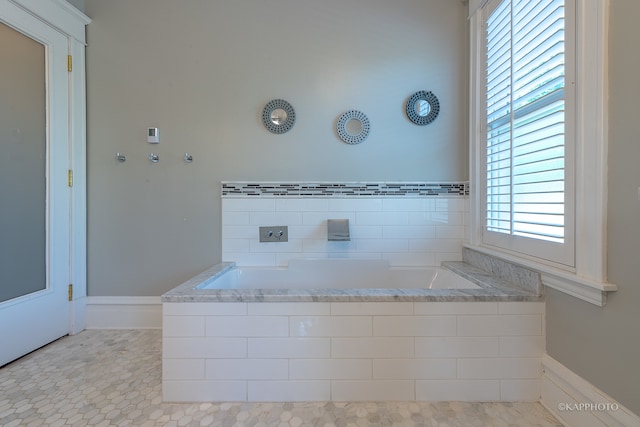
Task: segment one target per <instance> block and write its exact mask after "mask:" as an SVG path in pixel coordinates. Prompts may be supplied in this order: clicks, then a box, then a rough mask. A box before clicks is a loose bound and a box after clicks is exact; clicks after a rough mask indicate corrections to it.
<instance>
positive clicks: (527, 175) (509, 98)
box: [485, 0, 565, 243]
mask: <svg viewBox="0 0 640 427" xmlns="http://www.w3.org/2000/svg"><path fill="white" fill-rule="evenodd" d="M564 13H565V11H564V0H541V1H529V0H504V1H502V2H501V3H500V4H499V5H498V6H497V7H496V8H495V9H493V11H492V12H491V13H490V15H489V16H488V17H487V19H486V212H485V213H486V223H485V227H486V230H487V231H490V232H496V233H502V234H508V235H514V236H521V237H525V238H532V239H539V240H544V241H550V242H555V243H563V242H564V239H565V90H564V89H565V65H564V64H565V55H564V47H565V46H564V43H565V36H564Z"/></svg>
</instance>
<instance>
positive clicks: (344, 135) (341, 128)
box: [336, 110, 371, 144]
mask: <svg viewBox="0 0 640 427" xmlns="http://www.w3.org/2000/svg"><path fill="white" fill-rule="evenodd" d="M370 128H371V126H370V124H369V119H368V118H367V116H366V115H365V114H364V113H363V112H361V111H358V110H349V111H346V112H344V113H342V115H340V117H339V118H338V122H337V123H336V130H337V132H338V136H339V137H340V139H341V140H342V141H344V142H346V143H347V144H360V143H361V142H363V141H364V140H365V139H367V136H369V129H370Z"/></svg>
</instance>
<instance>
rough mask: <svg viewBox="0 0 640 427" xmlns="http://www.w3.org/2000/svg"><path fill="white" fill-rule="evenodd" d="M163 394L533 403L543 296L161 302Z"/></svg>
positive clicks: (199, 398)
mask: <svg viewBox="0 0 640 427" xmlns="http://www.w3.org/2000/svg"><path fill="white" fill-rule="evenodd" d="M163 306H164V317H163V318H164V325H163V326H164V327H163V373H162V383H163V398H164V400H165V401H169V402H171V401H328V400H333V401H384V400H392V401H395V400H405V401H412V400H422V401H451V400H453V401H537V400H538V399H539V397H540V375H541V357H542V355H543V354H544V348H545V344H544V302H387V303H371V302H369V303H367V302H363V303H302V302H300V303H164V304H163Z"/></svg>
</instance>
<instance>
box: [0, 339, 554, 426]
mask: <svg viewBox="0 0 640 427" xmlns="http://www.w3.org/2000/svg"><path fill="white" fill-rule="evenodd" d="M160 352H161V333H160V331H159V330H144V331H143V330H131V331H129V330H127V331H95V330H94V331H85V332H82V333H80V334H78V335H75V336H72V337H65V338H62V339H60V340H58V341H56V342H54V343H52V344H50V345H48V346H46V347H43V348H42V349H40V350H38V351H35V352H33V353H31V354H29V355H27V356H25V357H23V358H22V359H20V360H18V361H16V362H13V363H11V364H9V365H6V366H5V367H3V368H0V426H3V427H16V426H29V427H31V426H34V427H36V426H37V427H40V426H78V427H80V426H82V427H85V426H100V427H107V426H135V427H147V426H148V427H151V426H224V427H227V426H228V427H231V426H238V427H240V426H264V427H271V426H274V427H280V426H293V427H299V426H319V427H347V426H348V427H364V426H403V427H405V426H407V427H408V426H425V427H427V426H429V427H435V426H438V427H445V426H446V427H456V426H460V427H474V426H478V427H485V426H495V427H502V426H560V425H561V424H560V423H559V422H558V421H557V420H556V419H554V418H553V417H552V416H551V415H550V414H549V413H548V412H547V411H546V410H545V409H544V408H543V407H542V406H541V405H540V404H537V403H513V404H512V403H459V402H441V403H426V402H376V403H374V402H365V403H348V402H345V403H327V402H312V403H259V404H251V403H192V404H184V403H181V404H170V403H163V402H162V398H161V384H160V379H161V371H162V368H161V363H162V361H161V354H160Z"/></svg>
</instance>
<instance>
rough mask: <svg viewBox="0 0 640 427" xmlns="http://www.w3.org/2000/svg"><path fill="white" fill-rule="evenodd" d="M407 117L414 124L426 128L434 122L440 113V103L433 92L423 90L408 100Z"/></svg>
mask: <svg viewBox="0 0 640 427" xmlns="http://www.w3.org/2000/svg"><path fill="white" fill-rule="evenodd" d="M406 112H407V117H408V118H409V120H411V121H412V122H413V123H415V124H417V125H420V126H424V125H428V124H429V123H431V122H433V121H434V120H435V119H436V117H438V113H440V101H438V97H437V96H435V95H434V94H433V92H430V91H429V92H427V91H424V90H421V91H419V92H416V93H414V94H413V95H411V96H410V97H409V99H407V106H406Z"/></svg>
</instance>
